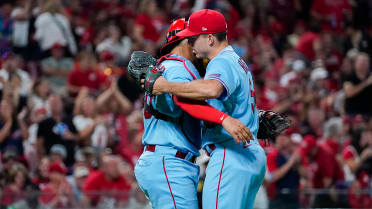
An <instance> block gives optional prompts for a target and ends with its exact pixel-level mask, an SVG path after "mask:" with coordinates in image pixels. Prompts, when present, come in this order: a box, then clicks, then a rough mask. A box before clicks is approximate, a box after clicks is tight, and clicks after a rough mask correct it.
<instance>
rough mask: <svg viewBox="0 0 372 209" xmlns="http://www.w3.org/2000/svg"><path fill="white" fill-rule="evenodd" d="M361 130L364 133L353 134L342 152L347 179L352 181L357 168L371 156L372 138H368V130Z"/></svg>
mask: <svg viewBox="0 0 372 209" xmlns="http://www.w3.org/2000/svg"><path fill="white" fill-rule="evenodd" d="M363 132H364V134H362V132H357V133H356V134H354V136H353V138H352V140H351V143H350V145H348V146H346V147H345V148H344V150H343V152H342V157H343V160H344V162H345V167H344V169H345V173H346V174H348V177H349V178H348V179H347V180H348V181H353V180H354V179H355V173H356V172H357V170H358V169H359V168H360V167H362V166H363V164H364V163H365V161H367V160H368V159H369V158H371V157H372V139H371V138H369V135H368V133H369V132H368V130H366V131H363Z"/></svg>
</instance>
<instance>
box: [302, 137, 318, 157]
mask: <svg viewBox="0 0 372 209" xmlns="http://www.w3.org/2000/svg"><path fill="white" fill-rule="evenodd" d="M316 146H317V143H316V139H315V137H314V136H313V135H306V136H305V137H304V138H303V140H302V142H301V148H300V149H301V153H302V154H303V155H305V156H306V155H307V154H308V153H309V152H310V151H311V150H312V149H314V148H315V147H316Z"/></svg>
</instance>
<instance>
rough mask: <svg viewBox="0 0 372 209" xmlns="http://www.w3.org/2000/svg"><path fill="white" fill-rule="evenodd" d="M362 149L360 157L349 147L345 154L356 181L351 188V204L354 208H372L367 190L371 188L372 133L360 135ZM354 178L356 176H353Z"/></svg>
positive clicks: (369, 131)
mask: <svg viewBox="0 0 372 209" xmlns="http://www.w3.org/2000/svg"><path fill="white" fill-rule="evenodd" d="M360 145H361V146H360V147H359V149H362V152H361V154H360V157H359V155H358V153H356V154H355V155H353V153H351V151H353V149H352V147H349V148H348V149H346V150H345V152H344V158H346V160H345V161H346V162H347V166H349V169H350V168H351V169H353V170H352V171H354V173H353V174H355V179H354V180H353V181H352V184H351V186H350V188H349V202H350V205H351V207H352V208H370V207H372V198H371V196H370V195H369V194H368V193H365V190H367V189H369V188H371V183H370V180H371V174H372V172H371V171H372V167H371V166H372V155H371V147H372V131H371V130H368V129H366V130H363V131H362V133H361V134H360ZM353 177H354V176H353Z"/></svg>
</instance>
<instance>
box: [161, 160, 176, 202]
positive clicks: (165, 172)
mask: <svg viewBox="0 0 372 209" xmlns="http://www.w3.org/2000/svg"><path fill="white" fill-rule="evenodd" d="M163 168H164V174H165V178H166V179H167V183H168V187H169V191H170V193H171V195H172V199H173V204H174V209H177V206H176V201H175V200H174V197H173V193H172V189H171V187H170V184H169V181H168V176H167V171H165V163H164V156H163Z"/></svg>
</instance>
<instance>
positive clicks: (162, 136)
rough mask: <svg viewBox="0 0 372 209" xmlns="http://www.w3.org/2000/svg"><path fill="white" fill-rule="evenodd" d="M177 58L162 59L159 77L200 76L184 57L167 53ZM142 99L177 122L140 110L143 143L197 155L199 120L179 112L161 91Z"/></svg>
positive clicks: (189, 78)
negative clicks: (157, 94)
mask: <svg viewBox="0 0 372 209" xmlns="http://www.w3.org/2000/svg"><path fill="white" fill-rule="evenodd" d="M170 58H177V59H180V61H177V60H165V61H163V62H162V63H161V64H160V66H159V68H160V70H163V71H164V72H163V77H164V78H165V79H166V80H168V81H173V82H189V81H192V80H195V79H200V75H199V73H198V71H197V70H196V69H195V67H194V65H193V64H192V63H191V62H190V61H188V60H186V59H185V58H183V57H181V56H177V55H171V56H170ZM145 99H146V102H147V103H148V104H150V102H151V105H152V107H153V109H154V110H157V111H159V112H161V113H163V114H165V115H168V116H171V117H173V118H177V119H178V120H179V121H177V122H169V121H165V120H159V119H157V118H155V117H154V116H152V115H150V114H149V113H146V111H144V125H145V133H144V135H143V138H142V143H143V144H144V145H148V144H155V145H162V146H169V147H174V148H175V149H177V150H179V151H184V152H191V153H193V154H194V155H196V156H199V149H200V148H201V146H200V145H201V121H200V120H197V119H195V118H193V117H191V116H190V115H189V114H187V113H185V112H183V111H182V110H181V109H180V108H179V107H178V106H176V104H175V103H174V102H173V100H172V95H170V94H162V95H159V96H155V97H153V98H151V97H149V96H145Z"/></svg>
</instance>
